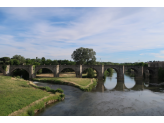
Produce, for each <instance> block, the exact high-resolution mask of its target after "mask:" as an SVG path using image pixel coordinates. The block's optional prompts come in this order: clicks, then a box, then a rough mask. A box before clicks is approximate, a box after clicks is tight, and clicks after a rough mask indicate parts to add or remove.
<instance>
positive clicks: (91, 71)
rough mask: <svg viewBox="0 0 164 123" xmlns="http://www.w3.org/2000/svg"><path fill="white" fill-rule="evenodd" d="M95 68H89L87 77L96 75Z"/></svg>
mask: <svg viewBox="0 0 164 123" xmlns="http://www.w3.org/2000/svg"><path fill="white" fill-rule="evenodd" d="M94 74H95V73H94V70H93V69H92V68H88V73H87V77H88V78H93V77H94Z"/></svg>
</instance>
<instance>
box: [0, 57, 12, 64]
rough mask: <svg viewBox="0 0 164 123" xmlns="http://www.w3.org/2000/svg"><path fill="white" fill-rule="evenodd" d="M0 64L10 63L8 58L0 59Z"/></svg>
mask: <svg viewBox="0 0 164 123" xmlns="http://www.w3.org/2000/svg"><path fill="white" fill-rule="evenodd" d="M0 61H1V64H4V65H8V64H9V63H10V58H9V57H2V58H0Z"/></svg>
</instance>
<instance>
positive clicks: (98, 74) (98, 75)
mask: <svg viewBox="0 0 164 123" xmlns="http://www.w3.org/2000/svg"><path fill="white" fill-rule="evenodd" d="M88 68H92V69H93V70H95V71H96V73H97V76H96V78H99V77H100V73H99V71H98V70H97V69H96V68H95V67H93V66H88V67H85V68H83V69H82V73H83V72H84V71H85V70H86V69H88Z"/></svg>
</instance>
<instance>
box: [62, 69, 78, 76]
mask: <svg viewBox="0 0 164 123" xmlns="http://www.w3.org/2000/svg"><path fill="white" fill-rule="evenodd" d="M66 69H72V70H73V72H75V75H76V77H77V71H76V69H75V68H72V67H64V68H62V69H60V70H59V75H60V74H61V73H62V71H63V70H66ZM59 77H60V76H59Z"/></svg>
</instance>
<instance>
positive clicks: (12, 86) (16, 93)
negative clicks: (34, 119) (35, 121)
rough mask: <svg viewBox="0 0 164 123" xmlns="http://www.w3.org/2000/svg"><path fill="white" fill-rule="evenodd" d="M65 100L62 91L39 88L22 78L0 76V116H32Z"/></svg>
mask: <svg viewBox="0 0 164 123" xmlns="http://www.w3.org/2000/svg"><path fill="white" fill-rule="evenodd" d="M63 99H64V94H63V90H61V89H57V90H53V89H51V88H49V87H38V86H36V85H35V84H33V83H32V82H30V81H26V80H23V79H20V78H13V77H10V76H0V116H7V115H9V116H22V115H23V116H31V115H34V114H35V113H36V112H38V111H39V110H41V109H42V108H44V107H45V106H46V105H48V104H50V103H53V102H56V101H60V100H63Z"/></svg>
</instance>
